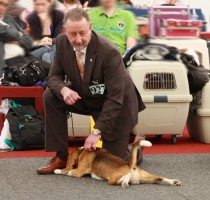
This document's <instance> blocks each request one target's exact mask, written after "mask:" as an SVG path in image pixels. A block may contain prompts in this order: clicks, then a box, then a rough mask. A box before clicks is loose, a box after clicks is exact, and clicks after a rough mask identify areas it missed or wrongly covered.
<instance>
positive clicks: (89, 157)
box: [54, 140, 182, 188]
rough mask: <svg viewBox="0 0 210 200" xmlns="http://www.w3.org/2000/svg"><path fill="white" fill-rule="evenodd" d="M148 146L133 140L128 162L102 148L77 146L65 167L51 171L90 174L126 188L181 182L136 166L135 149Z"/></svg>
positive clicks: (178, 183) (178, 184)
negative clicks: (89, 148)
mask: <svg viewBox="0 0 210 200" xmlns="http://www.w3.org/2000/svg"><path fill="white" fill-rule="evenodd" d="M150 146H152V144H151V143H150V142H149V141H146V140H141V141H140V142H136V143H134V145H133V149H132V153H131V159H130V163H128V162H126V161H125V160H123V159H121V158H119V157H117V156H114V155H112V154H111V153H109V152H108V151H106V150H105V149H103V148H98V149H97V150H96V151H88V150H85V149H84V148H79V149H76V150H74V151H73V152H72V153H71V154H70V155H69V158H68V161H67V165H66V168H65V169H62V170H61V169H56V170H55V171H54V173H55V174H63V175H68V176H74V177H82V176H83V175H85V174H91V176H92V178H95V179H98V180H107V181H108V184H110V185H118V184H121V185H122V187H123V188H128V187H129V183H130V184H140V183H156V184H167V185H175V186H181V184H182V183H181V181H179V180H177V179H168V178H164V177H161V176H155V175H152V174H149V173H148V172H146V171H143V170H141V169H139V168H138V167H137V165H136V163H137V151H138V149H139V148H140V147H150Z"/></svg>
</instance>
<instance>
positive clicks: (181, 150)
mask: <svg viewBox="0 0 210 200" xmlns="http://www.w3.org/2000/svg"><path fill="white" fill-rule="evenodd" d="M147 139H148V140H149V141H151V142H152V143H153V146H152V147H150V148H145V149H144V154H208V153H210V144H203V143H200V142H197V141H195V140H193V139H191V138H190V136H189V134H188V132H187V130H185V131H184V133H183V136H182V137H178V138H177V143H176V144H172V143H171V135H165V136H163V137H162V138H156V137H155V136H148V137H147ZM83 141H84V140H81V138H80V139H78V141H76V145H77V146H82V145H83ZM69 144H70V147H69V150H70V151H71V150H72V149H73V147H74V142H72V140H70V142H69ZM51 156H54V153H49V152H45V151H44V150H28V151H13V152H5V153H0V158H27V157H51Z"/></svg>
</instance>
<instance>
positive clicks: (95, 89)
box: [89, 84, 105, 95]
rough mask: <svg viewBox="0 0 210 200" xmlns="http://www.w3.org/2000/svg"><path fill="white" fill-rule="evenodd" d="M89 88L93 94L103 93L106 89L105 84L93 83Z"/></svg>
mask: <svg viewBox="0 0 210 200" xmlns="http://www.w3.org/2000/svg"><path fill="white" fill-rule="evenodd" d="M89 89H90V92H91V94H92V95H95V94H101V95H103V94H104V91H105V85H104V84H97V85H91V86H90V87H89Z"/></svg>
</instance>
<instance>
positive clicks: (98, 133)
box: [92, 128, 101, 135]
mask: <svg viewBox="0 0 210 200" xmlns="http://www.w3.org/2000/svg"><path fill="white" fill-rule="evenodd" d="M92 133H93V134H94V135H101V131H99V130H98V129H95V128H94V129H93V131H92Z"/></svg>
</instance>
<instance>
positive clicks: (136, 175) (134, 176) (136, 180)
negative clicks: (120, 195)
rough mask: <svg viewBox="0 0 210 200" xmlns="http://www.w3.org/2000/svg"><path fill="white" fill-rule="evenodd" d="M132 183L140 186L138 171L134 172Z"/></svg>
mask: <svg viewBox="0 0 210 200" xmlns="http://www.w3.org/2000/svg"><path fill="white" fill-rule="evenodd" d="M130 183H131V184H132V185H138V184H140V181H139V172H138V170H132V174H131V179H130Z"/></svg>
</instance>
